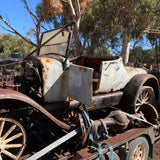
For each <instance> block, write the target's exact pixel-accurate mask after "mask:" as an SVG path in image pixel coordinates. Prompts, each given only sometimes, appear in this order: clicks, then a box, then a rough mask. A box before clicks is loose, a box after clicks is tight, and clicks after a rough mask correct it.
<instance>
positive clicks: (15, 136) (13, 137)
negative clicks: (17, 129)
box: [5, 133, 23, 143]
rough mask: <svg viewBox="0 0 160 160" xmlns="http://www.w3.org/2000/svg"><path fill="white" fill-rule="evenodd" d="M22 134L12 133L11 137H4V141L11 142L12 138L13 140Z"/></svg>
mask: <svg viewBox="0 0 160 160" xmlns="http://www.w3.org/2000/svg"><path fill="white" fill-rule="evenodd" d="M22 135H23V134H22V133H18V134H16V135H14V136H12V137H10V138H8V139H6V140H5V141H6V143H8V142H11V141H13V140H15V139H17V138H19V137H21V136H22Z"/></svg>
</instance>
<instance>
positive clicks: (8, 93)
mask: <svg viewBox="0 0 160 160" xmlns="http://www.w3.org/2000/svg"><path fill="white" fill-rule="evenodd" d="M5 99H10V100H18V101H21V102H25V103H26V104H28V105H30V106H32V107H33V108H35V109H36V110H38V111H40V112H42V113H43V114H45V115H46V116H47V117H48V118H49V119H50V120H52V121H53V122H54V123H56V124H57V125H58V126H59V127H61V128H64V129H67V130H69V129H70V126H69V125H67V124H65V123H64V122H62V121H60V120H58V119H57V118H55V117H54V116H53V115H52V114H50V113H49V112H48V111H47V110H45V109H44V108H43V107H42V106H41V105H39V104H38V103H37V102H35V101H34V100H33V99H31V98H30V97H28V96H26V95H24V94H22V93H20V92H17V91H13V90H10V89H0V100H5Z"/></svg>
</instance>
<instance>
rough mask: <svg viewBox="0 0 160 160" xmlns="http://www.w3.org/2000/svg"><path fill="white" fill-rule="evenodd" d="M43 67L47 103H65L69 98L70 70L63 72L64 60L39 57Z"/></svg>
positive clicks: (44, 94) (44, 93) (44, 91)
mask: <svg viewBox="0 0 160 160" xmlns="http://www.w3.org/2000/svg"><path fill="white" fill-rule="evenodd" d="M39 60H40V61H41V63H42V65H43V70H42V77H43V97H44V102H45V103H51V102H58V101H65V100H66V98H67V96H68V93H69V91H68V70H65V71H63V66H62V62H63V58H59V59H58V57H57V56H56V58H55V57H54V58H50V57H39Z"/></svg>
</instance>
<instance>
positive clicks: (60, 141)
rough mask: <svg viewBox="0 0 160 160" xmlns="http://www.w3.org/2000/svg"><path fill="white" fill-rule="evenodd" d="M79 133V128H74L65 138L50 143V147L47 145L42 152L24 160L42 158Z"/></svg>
mask: <svg viewBox="0 0 160 160" xmlns="http://www.w3.org/2000/svg"><path fill="white" fill-rule="evenodd" d="M80 131H81V129H80V128H76V129H75V130H73V131H71V132H70V133H68V134H66V135H65V136H63V137H61V138H60V139H58V140H57V141H55V142H53V143H51V144H50V145H48V146H47V147H45V148H43V149H42V150H40V151H39V152H37V153H35V154H34V155H33V156H31V157H29V158H27V159H26V160H36V159H38V158H40V157H42V156H44V155H45V154H47V153H48V152H49V151H51V150H53V149H54V148H56V147H58V146H59V145H61V144H62V143H64V142H66V141H67V140H69V139H70V138H72V137H74V136H75V135H77V134H78V133H79V132H80Z"/></svg>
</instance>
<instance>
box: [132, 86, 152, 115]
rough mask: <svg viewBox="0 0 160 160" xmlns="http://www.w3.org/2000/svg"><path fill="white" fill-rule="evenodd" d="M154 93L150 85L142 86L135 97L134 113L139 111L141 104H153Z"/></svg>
mask: <svg viewBox="0 0 160 160" xmlns="http://www.w3.org/2000/svg"><path fill="white" fill-rule="evenodd" d="M154 103H155V95H154V91H153V88H152V87H149V86H142V87H141V88H140V90H139V91H138V93H137V96H136V97H135V101H134V106H135V113H137V112H138V111H139V108H140V107H141V105H143V104H154Z"/></svg>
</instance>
